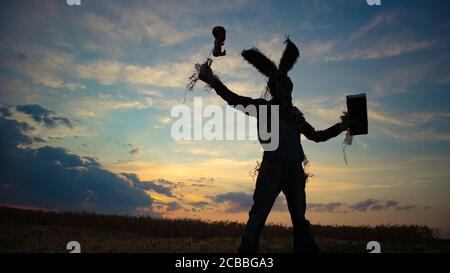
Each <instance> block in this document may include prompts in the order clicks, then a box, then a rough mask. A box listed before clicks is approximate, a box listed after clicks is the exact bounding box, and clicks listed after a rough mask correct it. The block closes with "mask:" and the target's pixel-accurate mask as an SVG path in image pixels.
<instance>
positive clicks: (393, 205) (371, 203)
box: [349, 199, 417, 212]
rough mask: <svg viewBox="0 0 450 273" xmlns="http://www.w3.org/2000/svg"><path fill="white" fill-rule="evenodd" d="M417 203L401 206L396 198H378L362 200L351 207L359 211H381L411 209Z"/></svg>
mask: <svg viewBox="0 0 450 273" xmlns="http://www.w3.org/2000/svg"><path fill="white" fill-rule="evenodd" d="M416 207H417V205H404V206H401V205H400V202H398V201H395V200H386V201H383V200H377V199H367V200H364V201H361V202H357V203H355V204H353V205H350V206H349V208H350V209H352V210H354V211H358V212H367V211H381V210H388V209H395V210H411V209H414V208H416Z"/></svg>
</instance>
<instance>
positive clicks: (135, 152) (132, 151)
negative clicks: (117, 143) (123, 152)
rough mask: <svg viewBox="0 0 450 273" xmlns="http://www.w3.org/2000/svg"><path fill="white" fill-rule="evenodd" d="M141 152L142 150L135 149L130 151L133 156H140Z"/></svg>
mask: <svg viewBox="0 0 450 273" xmlns="http://www.w3.org/2000/svg"><path fill="white" fill-rule="evenodd" d="M140 151H141V150H140V149H139V148H134V149H132V150H131V151H130V154H132V155H137V154H139V152H140Z"/></svg>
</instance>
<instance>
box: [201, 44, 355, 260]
mask: <svg viewBox="0 0 450 273" xmlns="http://www.w3.org/2000/svg"><path fill="white" fill-rule="evenodd" d="M242 56H243V57H244V59H245V60H247V61H248V62H249V63H250V64H252V65H253V66H255V67H256V68H257V69H258V70H259V71H260V72H261V73H262V74H264V75H265V76H266V77H268V82H267V92H266V93H268V94H269V95H270V97H271V99H270V100H266V99H262V98H259V99H252V98H249V97H244V96H240V95H237V94H236V93H234V92H232V91H231V90H229V89H228V88H227V87H226V86H225V85H224V84H223V83H222V82H221V81H220V80H219V79H218V78H217V77H216V76H215V75H214V74H213V72H212V70H211V68H210V66H209V65H208V64H204V65H202V66H201V68H200V73H199V78H200V79H201V80H202V81H204V82H206V83H207V84H209V85H210V86H211V87H212V88H214V89H215V91H216V93H217V94H218V95H219V96H221V97H222V98H223V99H224V100H225V101H226V102H227V103H228V104H229V105H231V106H236V105H242V106H243V107H247V106H249V105H255V106H256V108H257V109H260V108H259V107H258V106H261V105H265V106H267V107H268V109H269V110H268V112H269V114H270V112H271V111H272V107H273V106H278V107H279V108H278V109H279V120H278V122H279V145H278V148H277V149H275V150H270V151H267V150H265V151H264V155H263V160H262V163H261V165H260V168H259V173H258V178H257V180H256V188H255V192H254V194H253V201H254V203H253V206H252V208H251V210H250V213H249V219H248V222H247V226H246V228H245V232H244V235H243V236H242V242H241V245H240V247H239V252H241V253H254V252H256V251H257V250H258V245H259V235H260V233H261V230H262V228H263V227H264V224H265V222H266V219H267V216H268V215H269V213H270V210H271V209H272V206H273V204H274V202H275V200H276V198H277V196H278V194H279V193H280V192H281V191H282V192H283V193H284V195H285V196H286V201H287V205H288V208H289V213H290V215H291V219H292V224H293V228H294V252H317V251H318V247H317V244H316V242H315V240H314V238H313V236H312V233H311V227H310V223H309V221H308V220H306V218H305V211H306V195H305V183H306V178H307V176H306V175H305V172H304V169H303V166H302V162H303V161H304V160H305V155H304V153H303V148H302V145H301V143H300V134H303V135H304V136H306V137H307V138H308V139H310V140H312V141H315V142H322V141H326V140H328V139H330V138H333V137H335V136H337V135H339V134H340V133H341V132H342V131H344V130H346V129H347V128H348V126H349V121H348V118H347V116H346V115H344V116H343V117H341V118H342V121H341V122H340V123H337V124H335V125H334V126H332V127H330V128H328V129H326V130H324V131H316V130H315V129H314V128H313V127H312V126H311V125H310V124H309V123H308V122H307V121H306V120H305V118H304V117H303V114H302V113H301V112H300V110H299V109H298V108H297V107H295V106H293V105H292V96H291V95H292V90H293V84H292V81H291V79H290V78H289V77H288V75H287V73H288V72H289V70H291V69H292V67H293V66H294V64H295V63H296V61H297V59H298V57H299V56H300V53H299V50H298V48H297V47H296V46H295V44H294V43H292V42H291V41H290V40H289V39H287V40H286V48H285V50H284V52H283V56H282V57H281V60H280V64H279V66H278V67H276V65H275V64H274V63H273V62H272V61H271V60H270V59H268V58H267V57H266V56H265V55H263V54H262V53H261V52H260V51H259V50H258V49H256V48H252V49H249V50H244V51H243V52H242ZM246 114H249V113H246ZM256 118H257V119H259V118H260V115H259V111H258V112H257V113H256ZM268 120H270V119H268ZM258 125H259V123H258ZM268 127H269V128H270V127H271V126H270V124H268ZM258 136H260V130H259V126H258ZM259 140H260V142H261V144H263V141H262V139H261V137H259ZM263 147H264V145H263Z"/></svg>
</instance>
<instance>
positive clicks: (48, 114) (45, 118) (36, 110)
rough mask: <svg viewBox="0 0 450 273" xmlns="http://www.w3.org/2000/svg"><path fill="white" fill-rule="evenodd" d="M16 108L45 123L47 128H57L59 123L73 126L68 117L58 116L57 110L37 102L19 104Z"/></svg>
mask: <svg viewBox="0 0 450 273" xmlns="http://www.w3.org/2000/svg"><path fill="white" fill-rule="evenodd" d="M16 110H17V111H19V112H22V113H25V114H27V115H29V116H30V117H31V118H32V119H33V120H34V121H35V122H37V123H43V124H44V125H45V126H46V127H47V128H55V127H56V126H58V125H65V126H67V127H69V128H72V123H71V122H70V120H69V119H68V118H65V117H59V116H56V114H55V112H53V111H49V110H47V109H44V108H42V107H41V106H40V105H37V104H30V105H19V106H17V107H16Z"/></svg>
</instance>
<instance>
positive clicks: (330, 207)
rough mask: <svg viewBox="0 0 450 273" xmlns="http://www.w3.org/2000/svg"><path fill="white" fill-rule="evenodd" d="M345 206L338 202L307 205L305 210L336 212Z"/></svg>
mask: <svg viewBox="0 0 450 273" xmlns="http://www.w3.org/2000/svg"><path fill="white" fill-rule="evenodd" d="M344 205H345V204H344V203H340V202H331V203H310V204H307V209H308V210H311V211H314V212H336V211H337V210H338V209H340V208H342V207H343V206H344Z"/></svg>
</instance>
